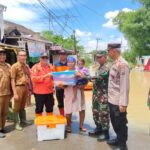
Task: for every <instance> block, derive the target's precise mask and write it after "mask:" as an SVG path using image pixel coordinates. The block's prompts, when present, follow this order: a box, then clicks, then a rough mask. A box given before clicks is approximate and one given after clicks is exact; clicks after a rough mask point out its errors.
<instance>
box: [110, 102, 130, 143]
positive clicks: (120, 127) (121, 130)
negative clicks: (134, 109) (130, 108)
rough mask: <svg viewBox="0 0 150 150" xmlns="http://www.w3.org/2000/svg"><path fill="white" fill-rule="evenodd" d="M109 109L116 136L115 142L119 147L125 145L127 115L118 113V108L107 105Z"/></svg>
mask: <svg viewBox="0 0 150 150" xmlns="http://www.w3.org/2000/svg"><path fill="white" fill-rule="evenodd" d="M109 109H110V119H111V123H112V126H113V129H114V131H115V132H116V135H117V140H118V142H119V145H120V146H122V145H125V144H126V141H127V139H128V127H127V123H128V121H127V113H126V112H124V113H121V112H120V111H119V106H117V105H113V104H110V103H109Z"/></svg>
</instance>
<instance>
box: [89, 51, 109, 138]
mask: <svg viewBox="0 0 150 150" xmlns="http://www.w3.org/2000/svg"><path fill="white" fill-rule="evenodd" d="M96 57H97V61H98V63H99V64H100V66H99V68H98V70H97V72H96V77H95V80H94V84H93V102H92V112H93V119H94V122H95V125H96V128H95V130H94V131H93V132H89V136H96V135H97V136H99V138H98V141H104V140H107V139H109V108H108V74H109V73H108V67H107V65H106V61H107V58H106V51H100V52H98V53H97V54H96Z"/></svg>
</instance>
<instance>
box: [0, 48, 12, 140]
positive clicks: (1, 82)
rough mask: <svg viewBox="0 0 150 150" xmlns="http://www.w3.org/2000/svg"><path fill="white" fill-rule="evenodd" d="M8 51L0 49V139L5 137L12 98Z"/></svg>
mask: <svg viewBox="0 0 150 150" xmlns="http://www.w3.org/2000/svg"><path fill="white" fill-rule="evenodd" d="M5 60H6V51H5V50H4V49H2V48H0V138H3V137H5V134H4V133H5V129H4V127H5V121H6V118H7V114H8V109H9V101H10V98H11V80H10V65H9V64H7V63H5Z"/></svg>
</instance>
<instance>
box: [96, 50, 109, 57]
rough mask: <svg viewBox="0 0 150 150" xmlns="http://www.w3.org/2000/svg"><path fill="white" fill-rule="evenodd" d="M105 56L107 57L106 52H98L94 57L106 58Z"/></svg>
mask: <svg viewBox="0 0 150 150" xmlns="http://www.w3.org/2000/svg"><path fill="white" fill-rule="evenodd" d="M106 55H107V52H106V51H98V52H97V53H96V56H97V57H101V56H106Z"/></svg>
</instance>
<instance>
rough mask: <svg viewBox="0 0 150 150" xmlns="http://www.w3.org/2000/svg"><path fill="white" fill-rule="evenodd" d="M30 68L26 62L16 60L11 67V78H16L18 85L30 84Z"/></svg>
mask: <svg viewBox="0 0 150 150" xmlns="http://www.w3.org/2000/svg"><path fill="white" fill-rule="evenodd" d="M29 77H30V70H29V67H28V66H27V65H26V64H21V63H20V62H16V63H15V64H13V65H12V67H11V78H12V79H15V82H16V85H26V84H29V82H30V80H29Z"/></svg>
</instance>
